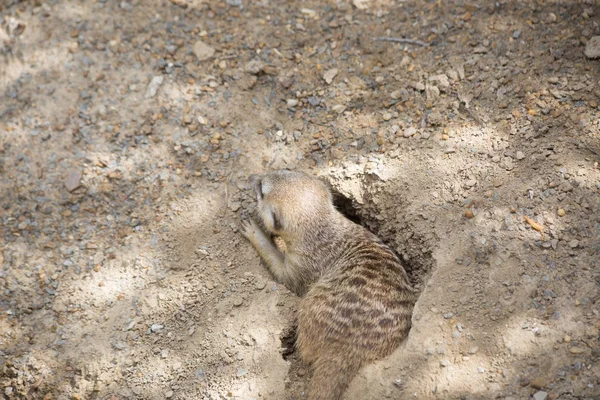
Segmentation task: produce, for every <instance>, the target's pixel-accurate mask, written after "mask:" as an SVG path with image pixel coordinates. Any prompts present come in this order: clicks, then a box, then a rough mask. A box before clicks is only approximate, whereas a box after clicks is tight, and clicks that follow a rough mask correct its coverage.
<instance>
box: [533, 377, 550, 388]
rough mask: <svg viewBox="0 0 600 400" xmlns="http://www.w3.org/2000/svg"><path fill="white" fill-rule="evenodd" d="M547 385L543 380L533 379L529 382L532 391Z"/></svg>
mask: <svg viewBox="0 0 600 400" xmlns="http://www.w3.org/2000/svg"><path fill="white" fill-rule="evenodd" d="M546 385H547V382H546V380H545V379H544V378H535V379H533V380H532V381H531V387H532V388H534V389H543V388H545V387H546Z"/></svg>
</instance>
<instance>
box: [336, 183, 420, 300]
mask: <svg viewBox="0 0 600 400" xmlns="http://www.w3.org/2000/svg"><path fill="white" fill-rule="evenodd" d="M331 191H332V194H333V204H334V205H335V207H336V208H337V209H338V210H339V211H340V212H341V213H342V214H343V215H344V216H345V217H346V218H348V219H349V220H351V221H352V222H354V223H356V224H359V225H362V226H363V227H364V228H366V229H368V230H369V231H370V232H372V233H373V234H375V235H376V236H377V237H379V238H380V239H381V240H382V241H383V242H384V243H385V244H386V245H387V246H388V247H389V248H390V249H391V250H392V251H393V252H394V253H395V254H396V256H398V258H399V259H400V261H401V262H402V265H403V267H404V270H405V271H406V273H407V274H408V277H409V279H410V282H411V284H412V285H413V287H414V288H415V289H417V290H419V292H420V291H421V290H422V286H423V284H424V283H425V282H426V281H427V279H428V278H429V272H430V270H431V265H432V255H431V251H430V250H427V251H423V252H419V251H418V249H423V248H424V247H427V246H423V244H424V242H425V240H424V239H423V238H421V237H420V236H419V235H417V234H416V233H415V232H413V231H410V229H407V227H406V226H403V227H398V228H397V227H394V226H393V224H387V225H384V224H382V223H381V222H380V220H378V218H376V217H375V216H379V215H380V214H381V213H380V211H382V210H379V209H378V208H379V207H378V206H376V205H375V204H374V203H370V202H368V201H366V202H365V204H364V205H359V204H358V203H357V202H356V201H354V200H352V199H351V198H348V197H346V196H345V195H343V194H342V193H340V192H339V191H337V190H335V189H333V188H332V189H331ZM366 200H368V199H366ZM400 233H402V235H400ZM404 238H407V239H406V240H403V239H404Z"/></svg>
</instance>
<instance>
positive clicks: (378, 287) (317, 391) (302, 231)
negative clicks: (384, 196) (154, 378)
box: [242, 170, 415, 400]
mask: <svg viewBox="0 0 600 400" xmlns="http://www.w3.org/2000/svg"><path fill="white" fill-rule="evenodd" d="M250 182H251V184H252V186H253V188H254V191H255V192H256V197H257V203H258V204H257V217H258V219H259V222H260V225H262V226H263V227H264V229H265V230H266V231H267V233H265V231H264V230H263V229H261V227H260V226H259V224H258V223H257V222H256V221H255V220H252V219H251V220H249V221H247V222H244V223H243V229H242V233H243V235H244V236H245V237H246V238H247V239H248V240H249V241H250V243H251V244H252V245H253V246H254V247H255V248H256V250H257V251H258V254H259V255H260V257H261V258H262V260H263V261H264V262H265V264H266V265H267V267H268V269H269V271H270V272H271V274H272V275H273V276H274V277H275V279H276V280H278V281H279V282H281V283H283V284H284V285H285V286H287V287H288V288H289V289H290V290H291V291H293V292H295V293H296V294H297V295H299V296H301V297H302V298H301V300H300V304H299V309H298V312H297V324H298V326H297V337H296V349H297V350H298V352H299V356H300V359H301V360H302V361H303V362H305V363H308V364H310V365H311V366H312V371H313V376H312V379H311V382H310V390H309V395H308V400H338V399H340V398H341V396H342V395H343V393H344V392H345V390H346V388H347V386H348V385H349V383H350V381H351V380H352V378H353V377H354V376H355V375H356V373H357V372H358V370H359V369H360V367H361V366H362V365H364V364H365V363H368V362H371V361H374V360H377V359H380V358H383V357H385V356H387V355H389V354H390V353H392V351H394V350H395V349H396V348H397V347H398V346H399V345H400V343H401V342H402V341H403V340H404V339H405V338H406V337H407V335H408V332H409V330H410V327H411V317H412V310H413V305H414V302H415V292H414V290H413V289H412V288H411V285H410V283H409V280H408V277H407V275H406V272H405V270H404V268H403V267H402V264H401V261H400V260H399V258H398V257H397V256H396V255H395V254H394V252H393V251H392V250H391V249H390V248H389V247H388V246H386V245H385V244H384V243H383V242H382V241H381V240H380V239H379V238H378V237H377V236H375V235H374V234H372V233H371V232H369V231H367V230H366V229H365V228H363V227H362V226H360V225H357V224H355V223H354V222H352V221H350V220H349V219H347V218H346V217H345V216H344V215H342V214H341V213H340V212H339V211H338V210H337V209H336V208H335V206H334V204H333V199H332V194H331V191H330V190H329V188H328V186H327V185H326V183H325V182H323V181H322V180H320V179H318V178H316V177H311V176H309V175H307V174H304V173H301V172H292V171H284V170H282V171H275V172H271V173H268V174H266V175H264V176H256V175H253V176H251V177H250ZM272 235H276V236H278V237H280V238H281V239H282V240H283V242H284V243H285V252H282V251H280V250H279V249H278V248H277V247H276V246H275V244H274V243H273V241H272V239H271V236H272Z"/></svg>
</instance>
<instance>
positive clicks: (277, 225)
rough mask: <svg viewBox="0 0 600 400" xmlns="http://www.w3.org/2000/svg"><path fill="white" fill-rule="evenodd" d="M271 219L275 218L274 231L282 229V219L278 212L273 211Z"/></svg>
mask: <svg viewBox="0 0 600 400" xmlns="http://www.w3.org/2000/svg"><path fill="white" fill-rule="evenodd" d="M271 217H272V218H273V229H275V230H276V231H278V230H280V229H281V218H280V216H279V213H278V212H277V211H276V210H273V211H271Z"/></svg>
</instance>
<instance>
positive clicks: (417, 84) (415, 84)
mask: <svg viewBox="0 0 600 400" xmlns="http://www.w3.org/2000/svg"><path fill="white" fill-rule="evenodd" d="M410 86H411V87H412V88H413V89H415V90H418V91H419V92H422V91H424V90H425V85H424V84H423V83H421V82H411V83H410Z"/></svg>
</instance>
